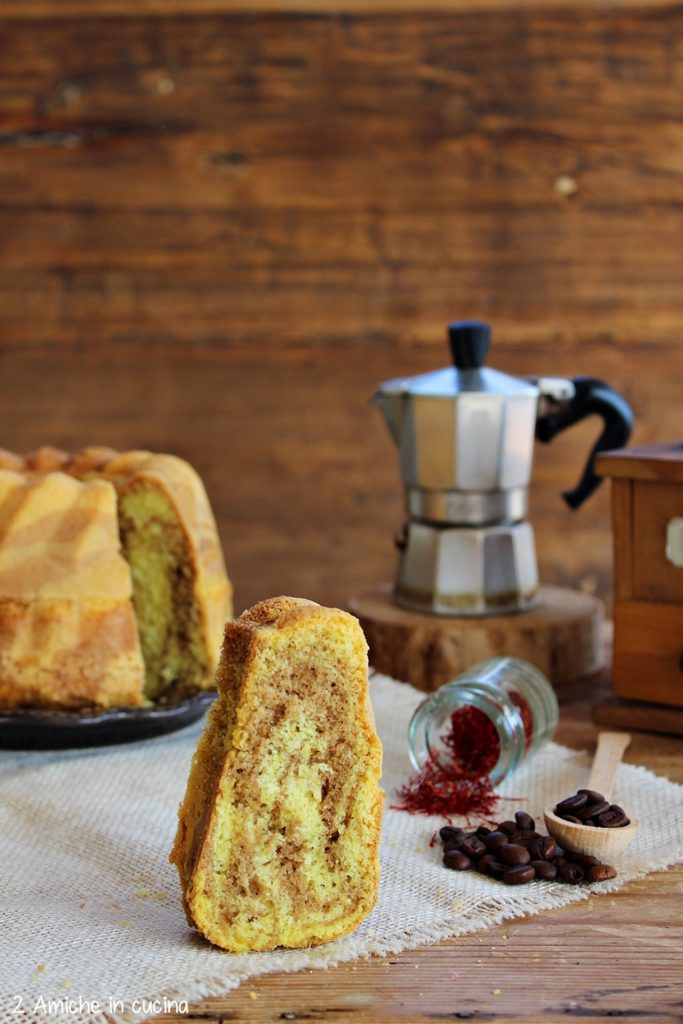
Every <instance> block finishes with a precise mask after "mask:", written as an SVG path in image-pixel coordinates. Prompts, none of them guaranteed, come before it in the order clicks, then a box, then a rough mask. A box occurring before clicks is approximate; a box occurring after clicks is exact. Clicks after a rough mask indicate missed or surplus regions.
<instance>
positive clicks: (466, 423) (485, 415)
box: [373, 320, 633, 616]
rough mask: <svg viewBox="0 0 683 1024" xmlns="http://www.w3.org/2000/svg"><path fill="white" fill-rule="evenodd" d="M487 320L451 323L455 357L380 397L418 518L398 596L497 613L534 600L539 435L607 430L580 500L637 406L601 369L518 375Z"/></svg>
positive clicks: (460, 611) (432, 605) (417, 604)
mask: <svg viewBox="0 0 683 1024" xmlns="http://www.w3.org/2000/svg"><path fill="white" fill-rule="evenodd" d="M490 336H491V331H490V328H489V326H488V325H487V324H485V323H481V322H479V321H473V320H464V321H459V322H456V323H452V324H450V326H449V328H448V337H449V342H450V348H451V353H452V357H453V364H454V365H453V366H451V367H446V368H445V369H442V370H436V371H434V372H433V373H425V374H421V375H419V376H417V377H410V378H398V379H396V380H390V381H386V382H385V383H384V384H381V385H380V387H379V389H378V391H377V392H376V394H375V395H374V396H373V402H374V403H375V404H376V405H378V406H379V408H380V410H381V412H382V414H383V415H384V418H385V420H386V423H387V426H388V428H389V431H390V433H391V436H392V437H393V439H394V441H395V442H396V444H397V446H398V450H399V459H400V470H401V476H402V478H403V483H404V486H405V500H406V508H407V513H408V522H407V524H406V526H405V530H404V533H403V536H402V537H401V538H400V539H399V542H398V544H399V548H400V551H401V555H400V562H399V568H398V578H397V583H396V588H395V600H396V602H397V604H399V605H401V606H402V607H404V608H409V609H413V610H416V611H421V612H429V613H434V614H438V615H452V616H456V615H489V614H501V613H508V612H513V611H522V610H524V609H527V608H531V607H533V605H534V604H535V603H536V600H537V594H538V568H537V564H536V551H535V547H534V535H533V529H532V527H531V525H530V523H528V522H527V521H526V519H525V516H526V513H527V492H528V487H529V480H530V476H531V465H532V460H533V442H534V437H536V438H537V439H538V440H539V441H546V442H547V441H551V440H552V439H553V438H554V437H555V436H556V435H557V434H559V433H560V432H561V431H563V430H565V429H566V428H567V427H570V426H572V425H573V424H574V423H578V422H579V421H580V420H583V419H584V418H585V417H587V416H590V415H591V414H593V413H596V414H597V415H598V416H600V417H602V419H603V429H602V432H601V434H600V436H599V438H598V440H597V442H596V444H595V445H594V447H593V450H592V451H591V453H590V456H589V458H588V462H587V464H586V467H585V469H584V471H583V475H582V477H581V479H580V481H579V483H578V485H577V486H576V487H575V488H574V489H573V490H569V491H565V492H564V494H563V497H564V499H565V501H566V502H567V504H568V505H569V506H570V507H571V508H578V506H579V505H581V504H582V502H584V501H585V500H586V498H588V497H589V496H590V495H591V494H592V493H593V491H594V490H595V488H596V487H597V486H598V484H599V483H600V478H599V477H598V476H597V474H596V473H595V470H594V466H593V463H594V460H595V457H596V455H597V454H598V452H601V451H605V450H608V449H611V448H621V447H623V446H624V445H625V444H626V443H627V441H628V439H629V436H630V433H631V428H632V425H633V415H632V413H631V409H630V408H629V406H628V404H627V402H626V400H625V399H624V398H623V397H622V396H621V395H620V394H619V393H618V392H616V391H614V390H613V389H612V388H610V387H609V386H608V385H607V384H605V383H603V382H602V381H600V380H596V379H595V378H592V377H574V378H571V379H570V378H564V377H533V378H517V377H511V376H508V375H507V374H504V373H499V372H498V371H497V370H493V369H490V368H488V367H486V366H485V365H484V363H485V360H486V356H487V353H488V349H489V345H490Z"/></svg>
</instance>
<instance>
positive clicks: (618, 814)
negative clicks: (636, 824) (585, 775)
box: [554, 789, 631, 828]
mask: <svg viewBox="0 0 683 1024" xmlns="http://www.w3.org/2000/svg"><path fill="white" fill-rule="evenodd" d="M554 811H555V814H556V815H557V816H558V818H563V819H564V820H565V821H573V822H575V823H576V824H577V825H593V826H594V827H595V828H623V827H624V825H630V824H631V821H630V819H629V818H628V817H627V816H626V813H625V811H624V810H623V808H621V807H620V806H619V804H611V803H610V802H609V800H605V798H604V796H603V795H602V793H596V792H595V790H594V789H580V790H578V792H576V793H575V794H574V796H568V797H567V798H566V799H565V800H560V802H559V804H557V806H556V807H555V808H554Z"/></svg>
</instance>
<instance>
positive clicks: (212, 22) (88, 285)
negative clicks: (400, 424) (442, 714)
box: [0, 0, 683, 608]
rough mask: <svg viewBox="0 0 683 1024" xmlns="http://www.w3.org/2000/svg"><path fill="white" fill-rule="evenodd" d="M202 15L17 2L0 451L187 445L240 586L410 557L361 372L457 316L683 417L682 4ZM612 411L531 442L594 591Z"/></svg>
mask: <svg viewBox="0 0 683 1024" xmlns="http://www.w3.org/2000/svg"><path fill="white" fill-rule="evenodd" d="M57 6H59V9H57ZM211 6H212V13H206V10H207V6H206V5H200V6H199V7H198V8H196V11H195V13H193V14H191V15H187V14H186V16H179V15H178V14H177V13H176V11H177V8H173V7H172V6H168V7H166V6H163V7H162V6H161V0H159V2H156V0H155V3H154V6H153V7H152V6H150V5H143V6H138V5H137V4H136V5H132V4H130V3H128V4H127V5H126V3H123V2H119V3H112V4H107V5H105V4H104V3H96V4H93V5H89V4H88V5H85V4H82V3H76V2H70V3H61V4H59V5H56V4H52V3H50V2H47V0H44V2H42V0H41V2H39V0H25V2H24V0H22V3H18V2H14V0H5V4H4V5H3V14H6V15H7V17H5V18H4V19H3V22H2V25H1V26H0V58H1V64H0V68H1V70H0V227H1V230H0V428H1V429H0V443H1V444H2V445H4V446H6V447H9V448H15V449H18V450H24V449H26V448H30V447H32V446H35V445H37V444H40V443H44V442H46V441H50V442H53V443H56V444H58V445H60V446H63V447H71V446H74V445H80V444H83V443H88V442H90V441H99V442H103V443H108V444H112V445H114V446H117V447H128V446H143V445H149V446H152V447H158V448H162V449H166V450H171V451H177V452H179V453H180V454H182V455H185V456H187V457H189V458H190V459H191V460H192V461H193V462H195V463H196V464H197V467H198V468H199V469H200V471H201V472H202V473H203V474H204V475H205V476H206V478H207V483H208V486H209V491H210V493H211V496H212V498H213V500H214V504H215V506H216V511H217V515H218V519H219V525H220V529H221V534H222V537H223V540H224V542H225V545H226V550H227V557H228V563H229V566H230V569H231V572H232V574H233V576H234V577H235V583H236V598H237V606H238V608H241V607H244V606H245V605H248V604H251V603H253V602H254V601H255V600H257V599H259V598H262V597H265V596H267V595H270V594H274V593H277V592H280V591H285V592H290V593H296V594H302V595H305V596H309V597H313V598H315V599H318V600H323V601H326V602H328V603H335V604H343V603H344V601H345V599H346V596H347V594H349V593H352V592H354V591H356V590H358V589H359V588H360V587H364V586H368V585H372V584H373V583H375V582H377V581H378V580H382V579H390V578H391V575H392V573H393V566H394V553H393V549H392V536H393V534H394V532H395V530H396V529H397V528H398V527H399V525H400V522H401V518H402V510H401V499H400V493H399V484H398V472H397V468H396V461H395V457H394V453H393V451H392V447H391V442H390V441H389V439H388V437H387V436H385V435H384V433H383V426H382V425H381V423H380V422H379V419H378V417H377V415H376V413H375V412H374V411H373V410H371V409H369V408H368V406H367V397H368V396H369V395H370V394H371V392H372V391H373V390H374V387H375V385H376V383H377V382H378V381H379V380H382V379H385V378H386V377H390V376H394V375H397V374H409V373H416V372H423V371H425V370H428V369H433V368H435V367H437V366H439V365H442V364H443V363H444V362H445V361H446V348H445V341H444V324H445V322H446V321H447V320H448V319H450V318H452V317H454V316H459V315H470V316H481V317H485V318H488V319H490V320H491V321H492V322H493V323H494V325H495V330H496V336H497V340H496V342H495V348H494V358H493V362H494V363H495V364H496V365H498V366H499V367H500V368H501V369H504V370H506V371H508V372H511V373H518V374H523V373H557V374H563V373H564V374H574V373H580V372H588V373H592V374H594V375H597V376H601V377H603V378H605V379H606V380H608V381H609V382H610V383H611V384H613V385H614V386H615V387H617V388H619V389H621V390H622V391H624V392H625V393H626V395H627V397H628V398H629V400H630V401H631V403H632V404H633V406H634V408H635V411H636V415H637V417H638V422H639V426H638V432H637V439H638V440H640V441H643V442H648V441H652V440H656V439H665V438H668V437H672V436H678V435H679V434H680V419H679V404H680V395H679V393H680V384H679V382H680V378H681V372H682V371H683V347H682V345H681V325H682V323H683V292H682V291H681V288H680V281H681V272H682V270H683V255H682V254H683V245H682V244H681V243H682V242H683V204H681V186H682V183H683V172H682V171H681V167H683V129H682V128H681V121H680V95H681V86H682V85H683V42H682V41H681V40H683V32H682V31H681V30H682V29H683V12H682V11H681V9H680V8H678V7H671V8H669V7H667V6H666V5H659V4H647V5H643V6H641V7H635V8H631V7H630V5H628V6H627V5H621V4H620V5H619V6H617V7H609V8H607V7H600V8H594V7H593V6H592V5H590V6H589V8H588V9H586V8H585V7H584V8H582V9H579V8H578V7H577V8H576V9H572V8H570V7H563V9H561V10H557V11H553V10H551V9H550V8H549V7H546V6H544V7H542V8H537V7H534V6H533V5H530V4H529V5H525V6H524V10H522V9H521V8H520V9H518V7H517V5H515V6H514V8H513V7H512V6H511V5H510V4H509V3H508V2H507V0H501V2H500V4H496V5H494V6H495V7H496V9H489V10H486V11H483V12H482V11H481V10H474V9H473V8H472V7H471V6H470V5H466V6H463V7H459V8H457V9H455V8H453V9H450V8H449V9H445V10H442V11H433V10H430V11H415V10H411V9H410V8H406V9H404V10H401V11H399V12H392V13H383V12H382V11H375V12H374V13H369V14H357V13H353V11H350V12H335V13H334V14H324V13H320V12H319V13H312V12H310V11H309V12H305V11H302V10H297V11H293V12H291V13H254V12H252V13H240V14H235V13H228V11H229V10H231V8H229V6H228V5H223V4H218V3H217V4H216V5H215V6H214V5H213V4H212V5H211ZM193 10H194V9H193ZM162 11H163V16H161V12H162ZM109 15H111V16H109ZM596 432H597V424H595V423H590V422H589V423H586V424H585V425H582V426H580V427H577V428H576V429H575V430H574V431H572V432H571V433H570V434H569V435H567V436H562V437H561V438H559V439H558V440H557V441H556V442H554V444H553V445H552V446H550V447H549V448H548V449H545V448H544V449H542V450H541V449H540V448H539V451H538V453H537V464H536V474H535V479H534V486H533V493H532V504H531V508H532V518H533V521H534V525H535V528H536V534H537V539H538V547H539V555H540V565H541V572H542V575H543V577H544V578H545V579H546V580H547V581H549V582H553V581H554V582H560V583H565V584H570V585H575V584H576V582H577V580H580V579H583V580H584V585H585V586H586V587H587V588H589V589H595V588H597V589H599V590H600V591H601V592H602V593H606V592H607V590H608V583H609V567H610V539H609V528H608V500H607V494H606V493H604V492H603V493H601V494H599V495H598V496H597V497H596V499H594V500H592V501H591V502H590V504H589V505H588V506H587V507H586V508H585V509H582V510H581V511H580V512H579V513H578V514H574V513H570V512H569V511H567V510H566V509H564V508H563V507H562V505H561V504H560V499H559V497H558V494H559V492H560V491H561V490H562V489H563V488H565V487H567V486H569V485H571V484H572V483H574V482H575V480H574V478H575V477H578V472H579V468H580V465H581V462H582V459H583V457H584V454H585V452H586V451H587V449H588V447H589V445H590V444H591V442H592V440H593V439H594V437H595V434H596Z"/></svg>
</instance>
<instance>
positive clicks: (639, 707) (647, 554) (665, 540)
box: [594, 441, 683, 735]
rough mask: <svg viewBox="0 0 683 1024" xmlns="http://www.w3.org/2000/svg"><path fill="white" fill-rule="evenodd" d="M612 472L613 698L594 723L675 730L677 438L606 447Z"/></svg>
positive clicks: (679, 630)
mask: <svg viewBox="0 0 683 1024" xmlns="http://www.w3.org/2000/svg"><path fill="white" fill-rule="evenodd" d="M597 468H598V472H599V473H600V474H602V475H603V476H608V477H611V478H612V517H613V525H614V667H613V688H614V694H615V698H616V699H615V700H613V701H610V702H608V703H607V704H601V705H598V707H597V708H596V709H595V713H594V717H595V719H596V721H597V722H599V723H600V724H606V725H614V726H619V727H622V728H627V729H643V730H645V731H649V732H668V733H675V734H678V735H683V441H676V442H673V443H671V444H653V445H647V446H644V447H640V448H631V449H628V450H627V449H624V450H621V451H614V452H606V453H604V454H602V455H600V456H599V458H598V460H597Z"/></svg>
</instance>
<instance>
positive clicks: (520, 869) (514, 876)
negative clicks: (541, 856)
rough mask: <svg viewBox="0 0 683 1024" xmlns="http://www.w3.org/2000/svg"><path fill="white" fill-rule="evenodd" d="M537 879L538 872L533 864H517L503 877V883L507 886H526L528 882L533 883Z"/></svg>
mask: <svg viewBox="0 0 683 1024" xmlns="http://www.w3.org/2000/svg"><path fill="white" fill-rule="evenodd" d="M535 877H536V872H535V871H534V869H533V868H532V866H531V864H517V865H516V866H515V867H513V868H508V870H507V871H506V872H505V874H504V875H503V881H504V882H505V884H506V885H526V883H527V882H533V880H534V878H535Z"/></svg>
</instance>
